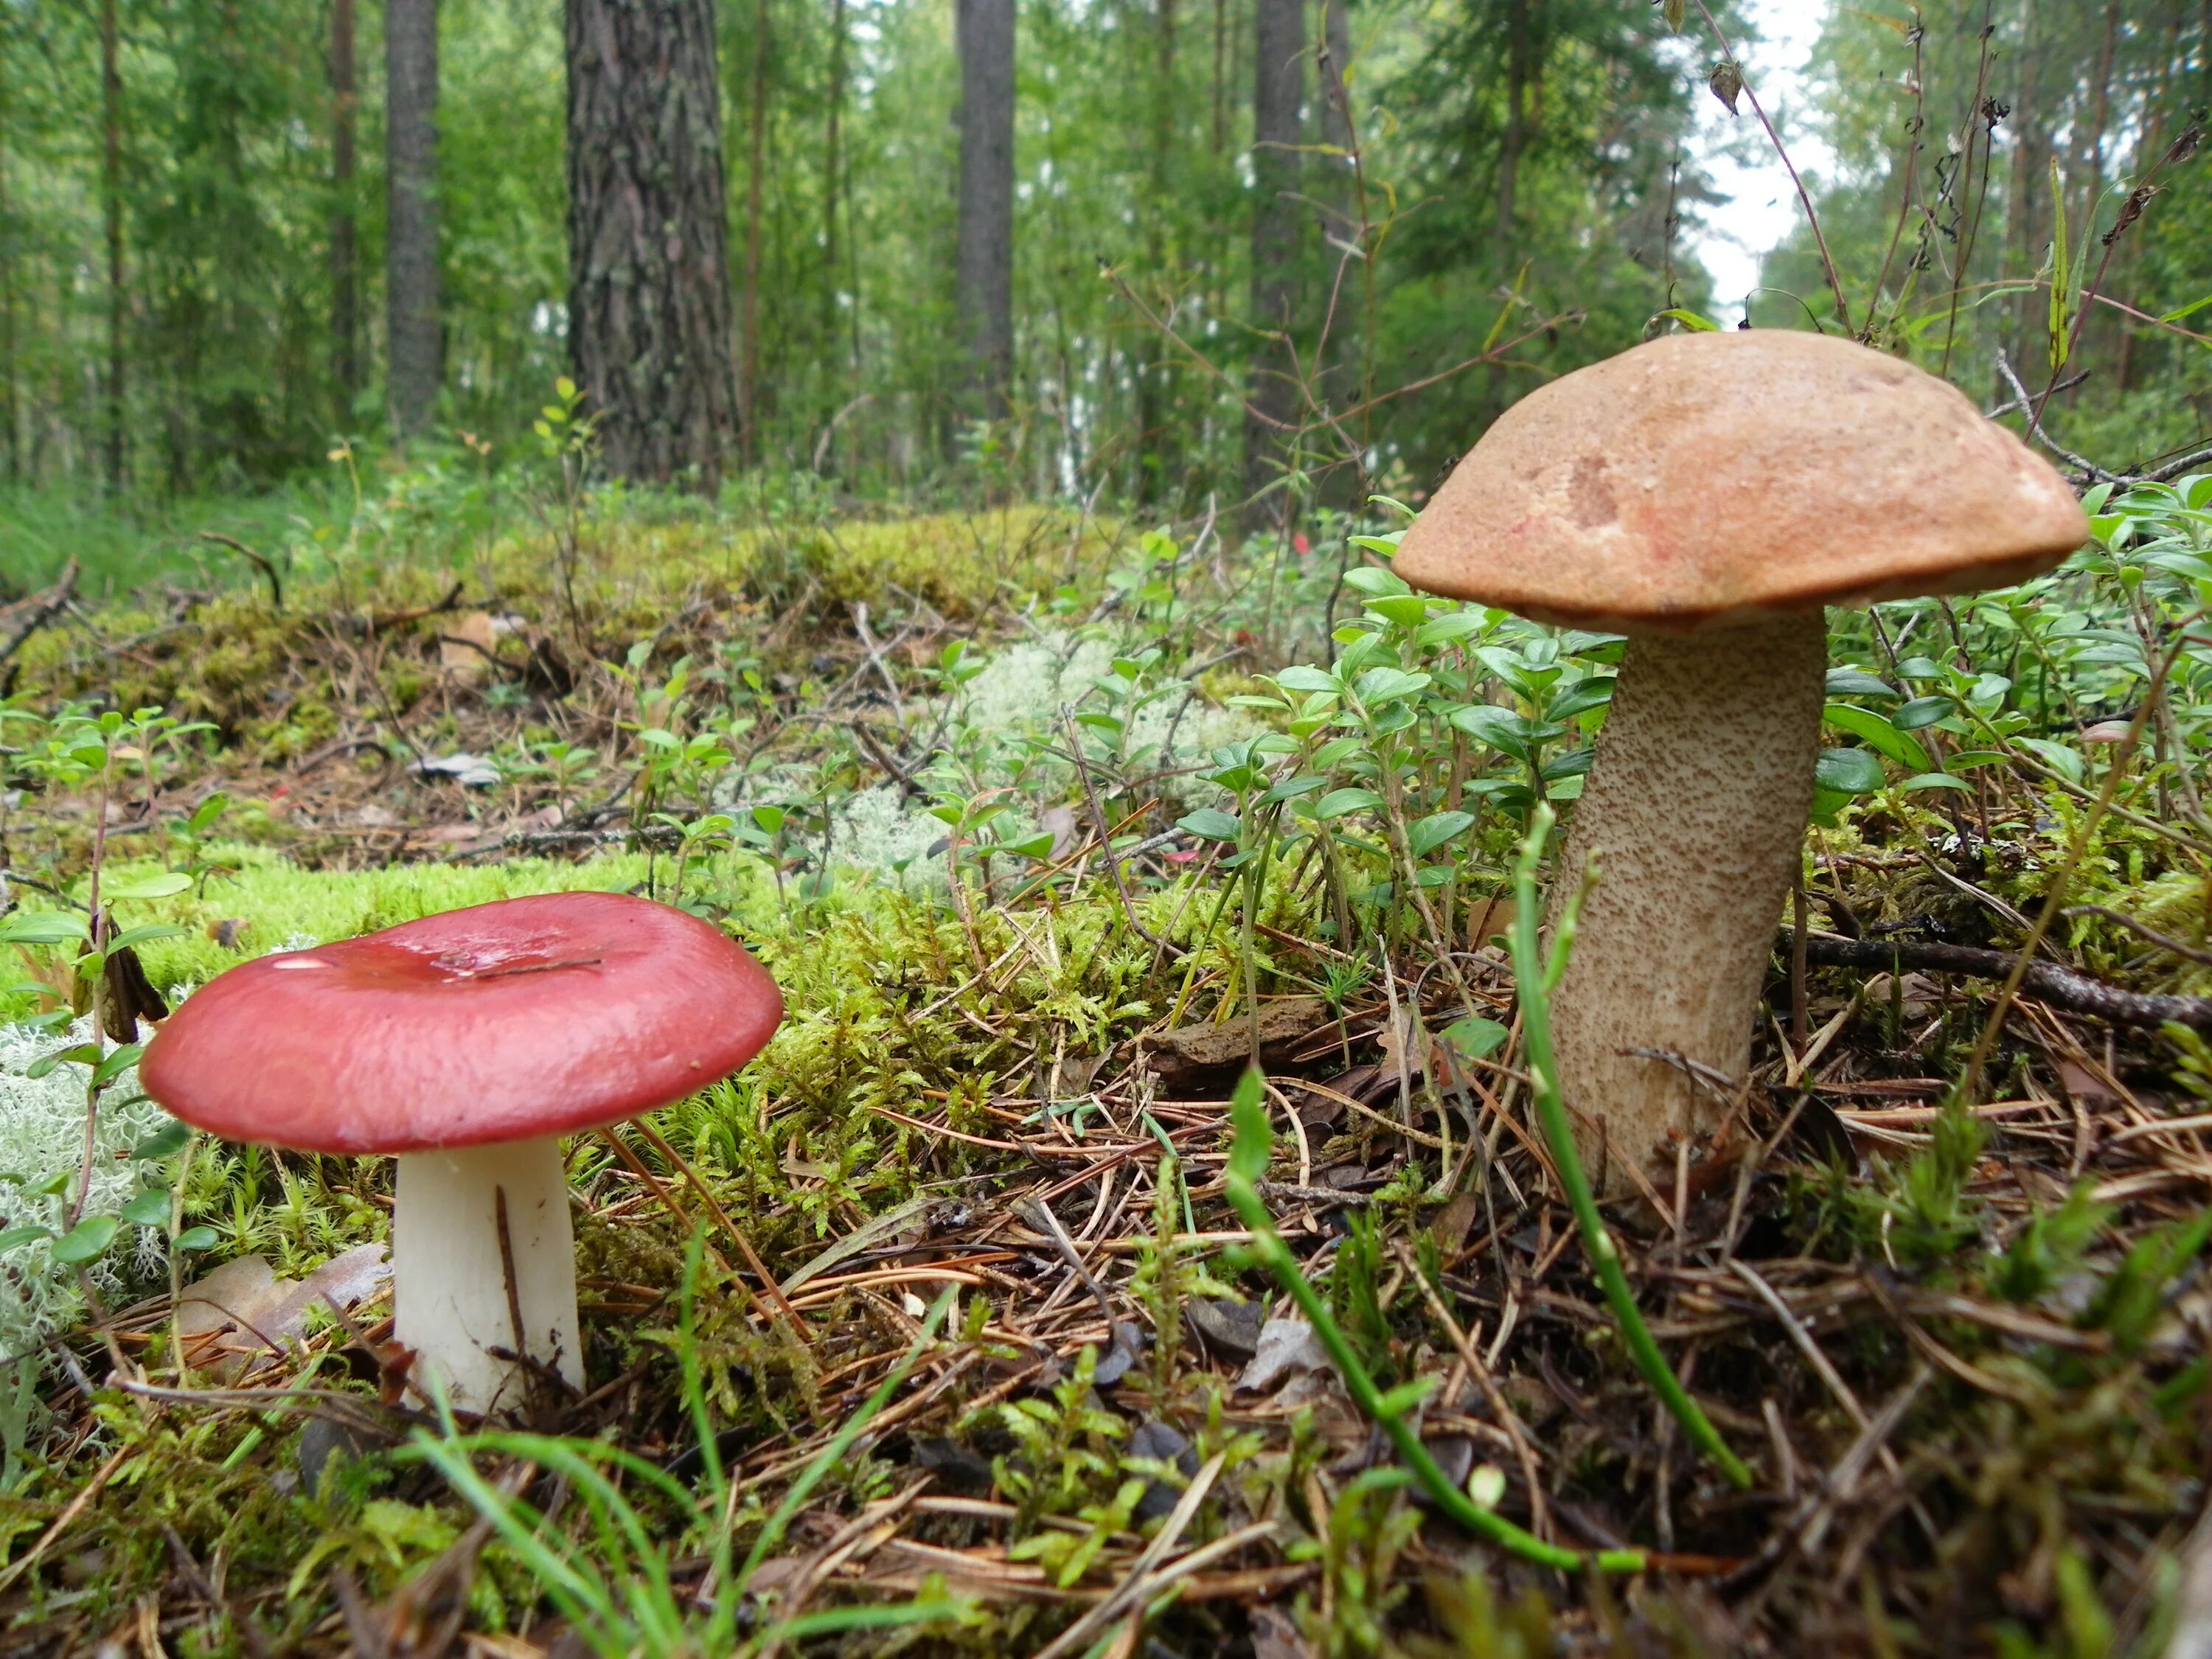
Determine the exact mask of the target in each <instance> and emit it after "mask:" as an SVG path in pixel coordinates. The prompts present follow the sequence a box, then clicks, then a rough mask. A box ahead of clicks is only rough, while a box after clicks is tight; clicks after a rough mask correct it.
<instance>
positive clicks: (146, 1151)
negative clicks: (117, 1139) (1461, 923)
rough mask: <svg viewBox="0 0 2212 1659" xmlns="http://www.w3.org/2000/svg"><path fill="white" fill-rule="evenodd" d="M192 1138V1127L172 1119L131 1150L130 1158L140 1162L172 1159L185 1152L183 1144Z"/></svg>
mask: <svg viewBox="0 0 2212 1659" xmlns="http://www.w3.org/2000/svg"><path fill="white" fill-rule="evenodd" d="M191 1138H192V1126H191V1124H189V1123H179V1122H178V1121H176V1120H174V1119H171V1120H170V1121H168V1122H167V1123H164V1124H163V1125H162V1126H161V1127H160V1128H158V1129H156V1130H155V1131H154V1133H152V1134H150V1135H148V1136H147V1137H146V1138H145V1139H143V1140H142V1141H140V1142H139V1143H138V1144H137V1146H133V1147H132V1148H131V1157H133V1158H137V1159H139V1160H141V1161H142V1162H149V1163H150V1162H154V1161H156V1160H158V1159H161V1158H174V1157H175V1156H176V1155H177V1154H178V1153H179V1152H183V1151H184V1150H185V1142H186V1141H188V1140H190V1139H191Z"/></svg>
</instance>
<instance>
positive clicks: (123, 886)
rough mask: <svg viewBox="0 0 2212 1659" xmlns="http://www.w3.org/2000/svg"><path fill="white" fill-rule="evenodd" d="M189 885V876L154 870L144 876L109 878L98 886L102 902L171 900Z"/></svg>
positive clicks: (171, 871)
mask: <svg viewBox="0 0 2212 1659" xmlns="http://www.w3.org/2000/svg"><path fill="white" fill-rule="evenodd" d="M191 884H192V878H191V877H190V876H185V875H179V874H178V873H177V872H175V871H173V870H155V871H150V872H148V873H146V874H144V875H137V876H114V877H110V878H107V879H106V880H105V881H102V882H101V883H100V897H101V898H102V899H103V900H106V899H162V898H173V897H175V896H177V895H178V894H179V893H181V892H183V891H184V890H185V889H186V888H188V887H190V886H191Z"/></svg>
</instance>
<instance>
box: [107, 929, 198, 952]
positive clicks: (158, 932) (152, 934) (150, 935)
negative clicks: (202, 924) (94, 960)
mask: <svg viewBox="0 0 2212 1659" xmlns="http://www.w3.org/2000/svg"><path fill="white" fill-rule="evenodd" d="M184 936H185V930H184V929H183V928H181V927H173V926H172V925H171V924H170V923H168V922H166V921H155V922H149V923H147V924H146V925H145V926H144V927H126V928H125V929H124V930H123V931H122V932H121V933H118V934H117V935H116V936H115V937H114V938H113V939H110V940H108V941H107V945H106V950H107V953H108V954H109V955H111V956H112V955H113V954H114V953H115V952H116V951H133V950H136V949H137V947H138V946H140V945H148V944H151V943H152V942H153V941H154V940H155V939H182V938H183V937H184Z"/></svg>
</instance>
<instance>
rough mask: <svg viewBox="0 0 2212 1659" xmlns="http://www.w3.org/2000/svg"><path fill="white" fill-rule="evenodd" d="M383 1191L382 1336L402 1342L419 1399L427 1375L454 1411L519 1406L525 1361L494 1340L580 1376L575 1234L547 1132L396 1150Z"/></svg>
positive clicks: (556, 1147) (524, 1393) (557, 1153)
mask: <svg viewBox="0 0 2212 1659" xmlns="http://www.w3.org/2000/svg"><path fill="white" fill-rule="evenodd" d="M395 1193H396V1195H395V1198H394V1200H393V1204H392V1299H393V1303H394V1304H395V1305H394V1308H393V1314H394V1324H393V1329H392V1335H393V1336H394V1338H395V1339H397V1340H398V1341H399V1342H400V1343H402V1344H403V1345H404V1346H407V1347H409V1348H411V1349H412V1350H414V1353H415V1369H414V1371H413V1373H412V1383H413V1388H414V1391H415V1392H416V1394H417V1395H421V1396H422V1398H423V1399H425V1400H428V1399H429V1398H430V1397H431V1394H430V1379H431V1377H432V1376H435V1377H436V1378H437V1380H438V1382H439V1383H441V1384H442V1385H443V1387H444V1389H445V1391H446V1397H447V1399H448V1400H450V1401H452V1402H453V1405H454V1407H456V1408H458V1409H459V1410H463V1411H470V1412H478V1413H490V1412H493V1411H499V1410H513V1409H514V1408H516V1407H520V1406H521V1405H522V1404H523V1403H524V1401H526V1399H527V1397H528V1395H529V1384H528V1378H527V1369H528V1368H526V1367H525V1366H523V1365H522V1364H520V1363H518V1362H517V1361H516V1360H514V1359H511V1358H499V1357H498V1356H497V1355H495V1353H494V1352H492V1351H493V1350H494V1349H499V1350H501V1351H503V1352H507V1353H509V1354H518V1353H526V1354H528V1355H529V1356H530V1357H531V1358H532V1359H533V1360H535V1361H537V1362H538V1363H539V1364H543V1365H545V1366H549V1367H550V1368H551V1369H552V1370H556V1371H557V1372H559V1374H560V1375H561V1376H563V1377H565V1378H566V1379H567V1380H568V1382H569V1383H571V1384H575V1385H580V1384H581V1383H582V1382H583V1380H584V1359H583V1339H582V1332H581V1329H580V1326H579V1325H578V1322H577V1319H576V1243H575V1234H574V1231H573V1229H572V1228H571V1226H570V1225H569V1220H568V1171H567V1169H566V1167H565V1166H564V1165H563V1164H562V1161H561V1143H560V1140H559V1139H558V1138H557V1137H556V1136H552V1135H546V1136H543V1137H541V1138H539V1139H535V1140H518V1141H512V1142H509V1143H507V1145H505V1146H459V1147H451V1148H443V1149H436V1150H433V1151H429V1152H406V1153H403V1154H402V1155H401V1156H400V1158H399V1167H398V1176H397V1180H396V1186H395ZM502 1215H503V1216H504V1218H505V1223H506V1225H505V1233H506V1238H505V1242H504V1243H503V1244H502V1242H501V1218H502ZM510 1274H511V1276H512V1285H511V1287H510ZM510 1288H511V1294H510ZM518 1325H519V1327H520V1328H518Z"/></svg>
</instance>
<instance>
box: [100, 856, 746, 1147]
mask: <svg viewBox="0 0 2212 1659" xmlns="http://www.w3.org/2000/svg"><path fill="white" fill-rule="evenodd" d="M781 1018H783V999H782V997H781V995H780V994H778V992H777V990H776V988H775V981H773V980H771V979H770V978H769V976H768V974H767V972H766V970H764V969H763V968H762V967H761V965H760V964H759V963H757V962H755V961H754V960H753V959H752V957H750V956H748V955H747V954H746V953H745V952H744V950H743V949H741V948H740V947H739V946H738V945H736V944H734V943H732V941H731V940H730V939H728V938H727V937H726V936H725V935H724V934H723V933H721V932H720V929H718V928H715V927H712V926H710V925H709V924H708V923H706V922H704V921H700V920H699V919H698V918H697V917H696V916H691V915H686V914H684V912H683V911H681V910H677V909H672V908H670V907H669V906H667V905H665V904H655V903H653V902H651V901H649V900H647V899H641V898H632V897H629V896H626V895H623V894H618V893H553V894H547V895H544V896H539V897H533V898H518V899H504V900H501V901H500V902H496V903H492V904H479V905H475V906H472V907H471V908H467V909H465V910H453V911H448V912H447V913H446V914H445V915H435V916H426V917H424V918H423V919H422V921H410V922H408V923H406V924H405V925H404V926H402V927H391V928H386V930H384V931H383V932H382V933H369V934H366V935H364V936H362V938H359V939H345V940H343V941H341V942H339V943H337V944H335V945H320V946H319V947H317V948H316V949H314V950H312V951H286V952H282V953H279V954H277V955H274V956H266V957H259V958H258V959H257V960H255V961H252V962H248V963H242V964H241V965H240V966H239V967H236V968H234V969H230V971H229V972H228V973H226V974H222V975H219V976H217V977H216V979H214V980H213V981H210V983H209V984H208V985H207V986H205V987H204V988H203V989H201V990H199V991H198V992H197V993H195V994H193V995H192V996H191V997H190V998H188V999H186V1000H185V1003H184V1005H183V1006H181V1007H179V1009H178V1010H177V1012H175V1013H173V1014H172V1015H171V1016H170V1017H169V1018H168V1019H167V1021H166V1022H165V1023H164V1024H162V1026H161V1030H160V1031H159V1032H158V1033H157V1034H156V1035H155V1038H154V1040H153V1042H151V1043H149V1045H148V1046H147V1049H146V1055H145V1058H144V1060H142V1061H141V1062H140V1065H139V1073H138V1074H139V1079H140V1081H141V1082H142V1084H143V1086H144V1088H145V1090H146V1092H147V1093H148V1094H149V1095H150V1096H152V1097H154V1099H155V1100H156V1101H158V1102H160V1103H161V1105H163V1106H164V1107H166V1108H167V1109H168V1110H169V1111H171V1112H173V1114H175V1115H177V1116H178V1117H180V1118H182V1119H183V1120H184V1121H185V1122H187V1123H191V1124H193V1125H195V1126H197V1127H199V1128H202V1129H205V1130H207V1131H208V1132H209V1133H212V1134H217V1135H221V1136H222V1137H223V1138H224V1139H229V1140H243V1141H256V1142H259V1143H261V1144H263V1145H266V1146H289V1147H294V1148H296V1149H297V1150H300V1151H301V1152H350V1153H371V1152H416V1151H421V1150H422V1149H425V1148H428V1147H435V1146H483V1145H488V1144H490V1143H494V1142H499V1141H512V1140H525V1139H533V1138H536V1137H538V1136H541V1135H553V1134H563V1133H568V1132H570V1131H573V1130H578V1129H586V1128H592V1127H597V1126H599V1125H600V1124H604V1123H611V1122H614V1121H617V1120H619V1119H622V1118H625V1117H634V1116H635V1115H637V1114H638V1113H640V1112H644V1111H649V1110H651V1109H653V1107H656V1106H662V1105H665V1104H666V1103H668V1102H670V1101H671V1100H680V1099H682V1098H683V1097H684V1096H685V1095H688V1094H690V1093H691V1092H692V1091H694V1090H696V1089H701V1088H703V1087H705V1086H706V1085H708V1084H709V1083H712V1082H713V1081H714V1079H717V1078H720V1077H724V1076H726V1075H727V1074H728V1073H731V1072H733V1071H735V1070H736V1069H737V1068H738V1066H742V1065H744V1063H745V1062H746V1061H747V1060H750V1059H751V1058H752V1057H753V1056H754V1055H755V1054H757V1053H759V1052H760V1050H761V1048H763V1046H764V1045H765V1044H766V1043H767V1042H768V1040H769V1037H770V1036H772V1035H774V1033H775V1028H776V1025H777V1024H778V1022H779V1021H781Z"/></svg>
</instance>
